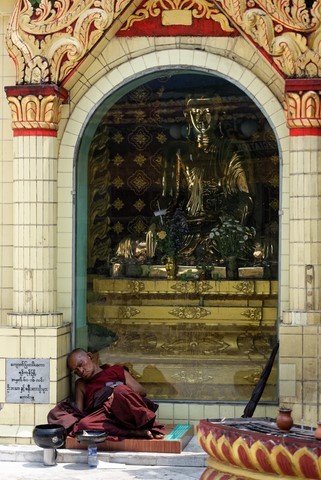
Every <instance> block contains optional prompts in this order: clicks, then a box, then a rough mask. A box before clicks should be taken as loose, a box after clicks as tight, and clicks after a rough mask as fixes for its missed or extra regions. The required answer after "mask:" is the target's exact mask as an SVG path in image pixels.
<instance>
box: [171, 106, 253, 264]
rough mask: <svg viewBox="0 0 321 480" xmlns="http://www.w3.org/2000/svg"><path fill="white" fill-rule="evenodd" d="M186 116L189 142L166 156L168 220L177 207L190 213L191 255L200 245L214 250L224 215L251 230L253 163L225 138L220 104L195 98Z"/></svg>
mask: <svg viewBox="0 0 321 480" xmlns="http://www.w3.org/2000/svg"><path fill="white" fill-rule="evenodd" d="M184 115H185V118H186V120H187V123H188V128H187V138H186V140H177V141H175V142H172V143H171V145H170V147H169V149H168V151H167V152H166V155H165V158H164V174H163V179H162V184H163V199H164V200H165V199H166V201H165V204H166V202H167V205H168V206H167V212H168V214H171V212H172V211H173V209H175V208H176V206H177V205H181V206H183V208H184V211H185V213H186V218H187V221H188V224H189V229H190V235H189V236H188V238H186V242H185V244H186V245H185V247H184V249H183V250H182V251H181V254H183V255H190V254H191V253H193V251H194V250H195V248H196V247H197V246H199V245H203V247H204V251H206V250H208V249H206V244H207V240H208V233H209V231H210V229H211V228H213V227H214V226H215V224H217V222H218V221H219V217H220V216H221V215H223V214H228V215H232V216H233V217H234V218H235V219H237V220H239V221H240V222H241V223H242V224H243V225H245V224H246V222H247V219H248V217H249V215H250V213H251V211H252V208H253V199H252V196H251V194H250V187H249V180H248V178H249V172H248V171H247V170H248V165H247V164H246V163H247V159H245V158H244V153H243V155H242V152H241V151H240V149H239V148H238V145H237V144H236V143H235V142H234V141H233V139H229V138H226V137H224V136H223V134H222V132H221V130H220V125H219V122H218V109H217V101H216V99H209V98H198V99H193V98H189V99H188V101H187V103H186V110H185V112H184ZM184 189H185V190H184ZM184 197H185V198H184ZM207 253H209V252H208V251H207Z"/></svg>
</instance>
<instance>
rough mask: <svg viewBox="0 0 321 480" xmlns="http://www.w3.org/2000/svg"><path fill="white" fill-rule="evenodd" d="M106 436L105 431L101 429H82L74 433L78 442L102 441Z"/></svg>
mask: <svg viewBox="0 0 321 480" xmlns="http://www.w3.org/2000/svg"><path fill="white" fill-rule="evenodd" d="M107 436H108V433H107V432H102V431H101V430H82V431H80V432H78V433H76V438H77V440H78V442H79V443H102V442H104V441H105V440H106V438H107Z"/></svg>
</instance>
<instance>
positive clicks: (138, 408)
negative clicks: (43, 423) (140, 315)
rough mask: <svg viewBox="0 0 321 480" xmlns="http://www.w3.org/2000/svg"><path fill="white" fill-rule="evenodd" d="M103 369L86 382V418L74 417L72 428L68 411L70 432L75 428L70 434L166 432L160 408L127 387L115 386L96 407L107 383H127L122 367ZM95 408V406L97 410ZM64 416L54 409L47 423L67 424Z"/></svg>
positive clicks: (128, 435)
mask: <svg viewBox="0 0 321 480" xmlns="http://www.w3.org/2000/svg"><path fill="white" fill-rule="evenodd" d="M102 369H103V370H102V371H100V372H98V373H97V374H96V375H95V376H94V377H93V378H92V379H91V380H89V381H87V382H86V392H85V397H86V402H85V408H86V409H85V411H84V412H83V418H81V419H79V415H75V422H74V424H73V425H72V424H70V409H69V412H65V413H66V420H67V419H68V429H69V430H70V429H71V427H72V429H71V431H70V434H71V435H74V434H76V433H77V432H79V431H82V430H101V431H107V432H108V434H109V436H112V437H123V438H126V437H127V438H129V437H132V436H134V435H133V430H134V431H136V430H150V431H151V432H152V433H154V434H157V433H164V430H163V425H159V424H157V423H156V422H155V419H156V414H155V412H156V410H157V408H158V405H156V404H155V403H154V402H152V401H151V400H149V399H147V398H144V397H142V396H141V395H139V394H138V393H137V392H135V391H134V390H132V389H131V388H130V387H128V386H126V385H117V386H116V387H114V390H113V395H112V397H110V398H109V399H104V401H103V402H101V405H97V401H96V400H97V398H98V397H99V398H100V400H101V399H102V398H103V397H102V395H101V392H103V391H104V389H105V388H106V387H105V384H106V383H109V382H111V383H112V382H115V383H116V382H125V374H124V368H123V367H121V366H119V365H114V366H111V367H109V366H103V367H102ZM93 405H96V409H94V410H93ZM57 410H59V412H57ZM53 413H54V414H53ZM75 413H77V412H76V411H75ZM78 413H79V412H78ZM63 417H64V414H63V412H61V410H60V409H59V408H58V409H57V407H55V409H53V410H52V411H51V412H49V415H48V422H49V423H60V424H64V423H63V421H64V418H63ZM66 427H67V426H66Z"/></svg>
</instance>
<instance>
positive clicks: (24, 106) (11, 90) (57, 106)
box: [5, 85, 67, 131]
mask: <svg viewBox="0 0 321 480" xmlns="http://www.w3.org/2000/svg"><path fill="white" fill-rule="evenodd" d="M5 90H6V93H7V99H8V102H9V105H10V108H11V116H12V128H13V130H17V129H19V130H20V129H25V130H32V129H40V130H52V131H57V130H58V124H59V120H60V116H61V106H62V103H63V102H64V101H65V100H66V98H67V92H66V90H64V89H63V88H58V87H56V86H49V85H46V86H45V88H41V86H39V87H38V86H31V85H30V86H29V85H27V86H25V85H24V86H21V87H19V88H18V87H6V89H5ZM24 93H25V95H23V94H24Z"/></svg>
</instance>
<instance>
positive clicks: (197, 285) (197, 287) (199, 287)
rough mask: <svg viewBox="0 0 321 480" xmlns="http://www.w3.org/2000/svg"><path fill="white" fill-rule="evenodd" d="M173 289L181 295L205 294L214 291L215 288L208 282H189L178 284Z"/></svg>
mask: <svg viewBox="0 0 321 480" xmlns="http://www.w3.org/2000/svg"><path fill="white" fill-rule="evenodd" d="M171 288H172V289H173V290H176V292H179V293H205V292H209V291H210V290H212V288H213V287H211V284H210V283H209V282H206V281H205V282H203V281H197V282H193V281H192V280H189V281H187V282H177V283H175V285H173V286H172V287H171Z"/></svg>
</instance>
